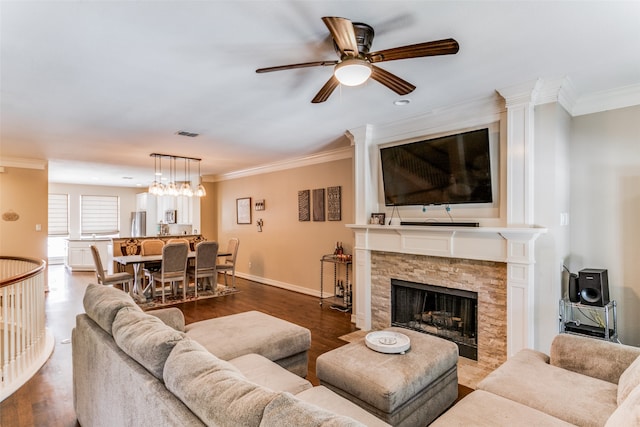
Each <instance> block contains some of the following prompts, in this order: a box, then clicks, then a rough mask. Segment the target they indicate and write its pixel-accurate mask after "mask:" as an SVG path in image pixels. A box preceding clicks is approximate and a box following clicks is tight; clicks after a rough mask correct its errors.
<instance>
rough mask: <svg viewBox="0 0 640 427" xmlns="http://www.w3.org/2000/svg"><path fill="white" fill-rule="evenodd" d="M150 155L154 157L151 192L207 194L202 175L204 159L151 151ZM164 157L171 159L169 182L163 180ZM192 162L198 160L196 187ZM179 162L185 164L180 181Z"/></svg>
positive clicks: (183, 194) (168, 194)
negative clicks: (201, 164) (201, 169)
mask: <svg viewBox="0 0 640 427" xmlns="http://www.w3.org/2000/svg"><path fill="white" fill-rule="evenodd" d="M149 156H151V157H153V163H154V164H153V166H154V177H153V182H152V183H151V185H149V194H153V195H154V196H185V197H204V196H206V195H207V191H206V190H205V188H204V186H203V185H202V176H201V175H200V162H201V161H202V159H198V158H195V157H183V156H174V155H171V154H161V153H151V154H150V155H149ZM162 159H168V161H169V171H168V173H169V177H168V178H166V179H167V180H168V183H167V184H164V183H163V182H162V181H163V179H164V178H162V176H163V170H162ZM191 162H198V180H197V183H198V184H197V186H195V188H194V185H195V184H194V183H192V179H191ZM179 163H183V164H184V175H183V180H182V181H178V178H177V175H178V170H177V168H178V167H180V164H179Z"/></svg>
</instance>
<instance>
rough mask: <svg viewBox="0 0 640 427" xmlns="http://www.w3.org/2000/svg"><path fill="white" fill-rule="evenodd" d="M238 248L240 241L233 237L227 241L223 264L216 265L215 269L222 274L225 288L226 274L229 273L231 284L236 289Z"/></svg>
mask: <svg viewBox="0 0 640 427" xmlns="http://www.w3.org/2000/svg"><path fill="white" fill-rule="evenodd" d="M238 246H240V239H238V238H237V237H233V238H231V239H229V243H228V245H227V252H228V253H229V255H227V256H226V257H225V259H224V263H222V264H218V265H216V269H217V270H218V271H219V272H221V273H222V274H224V285H225V286H227V273H229V272H231V284H232V287H233V288H234V289H235V288H236V257H237V256H238Z"/></svg>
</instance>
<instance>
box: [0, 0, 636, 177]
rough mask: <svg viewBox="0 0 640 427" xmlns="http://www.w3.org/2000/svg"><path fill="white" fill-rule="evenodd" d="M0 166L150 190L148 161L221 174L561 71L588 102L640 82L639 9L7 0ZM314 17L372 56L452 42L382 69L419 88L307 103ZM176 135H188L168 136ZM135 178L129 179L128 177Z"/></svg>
mask: <svg viewBox="0 0 640 427" xmlns="http://www.w3.org/2000/svg"><path fill="white" fill-rule="evenodd" d="M0 7H1V9H0V19H1V21H0V24H1V29H0V31H1V32H0V36H1V38H0V43H1V58H0V59H1V64H0V65H1V105H0V108H1V110H0V120H1V122H0V124H1V134H0V137H1V140H0V143H1V145H0V149H1V151H0V155H1V156H2V158H5V159H6V158H29V159H48V160H49V169H50V180H51V181H53V182H76V183H89V184H104V185H124V186H135V185H136V184H141V185H144V186H146V185H148V184H149V181H151V180H152V179H153V173H152V171H153V160H152V159H151V158H150V157H149V154H150V153H152V152H160V153H168V154H175V155H182V156H190V157H201V158H202V159H203V160H202V172H203V174H209V175H211V174H222V173H226V172H231V171H237V170H241V169H246V168H251V167H253V166H257V165H262V164H265V163H272V162H276V161H281V160H283V159H286V158H296V157H302V156H306V155H309V154H311V153H314V152H319V151H324V150H327V149H329V148H337V147H340V146H344V145H345V144H347V141H346V139H345V138H344V132H345V130H347V129H353V128H356V127H360V126H362V125H364V124H367V123H372V124H377V123H386V122H391V121H396V120H401V119H403V118H407V117H414V116H417V115H421V114H424V113H427V112H429V111H431V110H433V109H436V108H441V107H444V106H449V105H454V104H457V103H460V102H463V101H465V100H469V99H475V98H481V97H486V96H491V95H492V94H493V93H494V91H495V90H496V89H500V88H505V87H508V86H511V85H514V84H520V83H524V82H528V81H532V80H535V79H537V78H544V79H557V78H562V77H569V78H570V80H571V82H572V83H573V87H574V89H575V95H576V96H577V97H578V98H580V97H588V96H591V95H592V94H594V93H604V92H606V91H613V90H617V89H619V88H623V87H628V86H632V87H634V88H635V87H637V85H640V2H638V1H626V2H615V1H566V2H559V1H545V2H536V1H533V2H525V1H497V2H490V1H466V2H462V1H394V0H389V1H325V0H315V1H313V0H312V1H293V0H290V1H241V0H240V1H239V0H234V1H91V0H85V1H15V2H14V1H4V0H2V1H1V2H0ZM322 16H342V17H345V18H349V19H351V20H352V21H354V22H355V21H360V22H365V23H368V24H369V25H371V26H373V27H374V29H375V31H376V36H375V39H374V41H373V46H372V51H375V50H381V49H387V48H391V47H396V46H402V45H407V44H414V43H419V42H424V41H430V40H437V39H443V38H448V37H452V38H454V39H456V40H457V41H458V42H459V44H460V51H459V53H458V54H457V55H449V56H441V57H429V58H418V59H409V60H402V61H393V62H388V63H382V64H380V66H381V67H382V68H384V69H386V70H388V71H390V72H392V73H395V74H397V75H398V76H400V77H402V78H404V79H405V80H408V81H409V82H411V83H413V84H414V85H416V86H417V89H416V90H415V91H414V92H413V93H411V94H409V95H408V96H406V97H405V98H408V99H410V100H411V103H410V104H409V105H407V106H402V107H399V106H395V105H394V104H393V101H395V100H397V99H399V97H398V96H397V95H396V94H395V93H394V92H392V91H390V90H389V89H387V88H386V87H384V86H382V85H380V84H378V83H376V82H369V83H367V84H365V85H364V86H361V87H355V88H347V87H345V88H338V89H337V90H336V91H335V92H334V93H333V95H332V96H331V97H330V98H329V100H328V101H327V102H325V103H323V104H311V102H310V101H311V99H312V98H313V97H314V95H315V94H316V93H317V92H318V90H319V89H320V88H321V87H322V85H323V84H324V83H325V82H326V81H327V79H329V77H330V75H331V72H332V69H331V68H330V67H318V68H306V69H299V70H288V71H280V72H274V73H268V74H256V73H255V69H256V68H260V67H268V66H275V65H283V64H290V63H297V62H306V61H313V60H334V59H336V55H335V52H334V50H333V47H332V45H331V42H330V39H329V37H328V30H327V29H326V27H325V26H324V24H323V23H322V21H321V17H322ZM179 130H186V131H191V132H197V133H199V134H200V136H199V137H197V138H187V137H181V136H177V135H175V132H176V131H179ZM123 177H129V178H130V179H123Z"/></svg>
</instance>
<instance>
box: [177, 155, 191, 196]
mask: <svg viewBox="0 0 640 427" xmlns="http://www.w3.org/2000/svg"><path fill="white" fill-rule="evenodd" d="M189 161H190V160H189V159H187V158H185V159H184V181H183V182H182V185H181V186H180V195H182V196H187V197H193V190H192V189H191V184H190V183H189V182H190V181H191V174H187V164H188V162H189Z"/></svg>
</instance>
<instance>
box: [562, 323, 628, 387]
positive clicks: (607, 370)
mask: <svg viewBox="0 0 640 427" xmlns="http://www.w3.org/2000/svg"><path fill="white" fill-rule="evenodd" d="M549 356H550V362H549V363H550V364H551V365H554V366H557V367H559V368H563V369H567V370H569V371H573V372H577V373H579V374H582V375H586V376H589V377H591V378H598V379H601V380H604V381H608V382H610V383H613V384H618V381H619V380H620V375H622V373H623V372H624V370H625V369H627V367H628V366H629V365H631V364H632V363H633V361H634V360H636V358H637V357H638V356H640V348H638V347H634V346H630V345H624V344H618V343H614V342H610V341H605V340H597V339H596V340H594V339H593V338H590V337H585V336H580V335H572V334H558V335H556V337H555V338H554V339H553V342H552V343H551V351H550V353H549Z"/></svg>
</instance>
